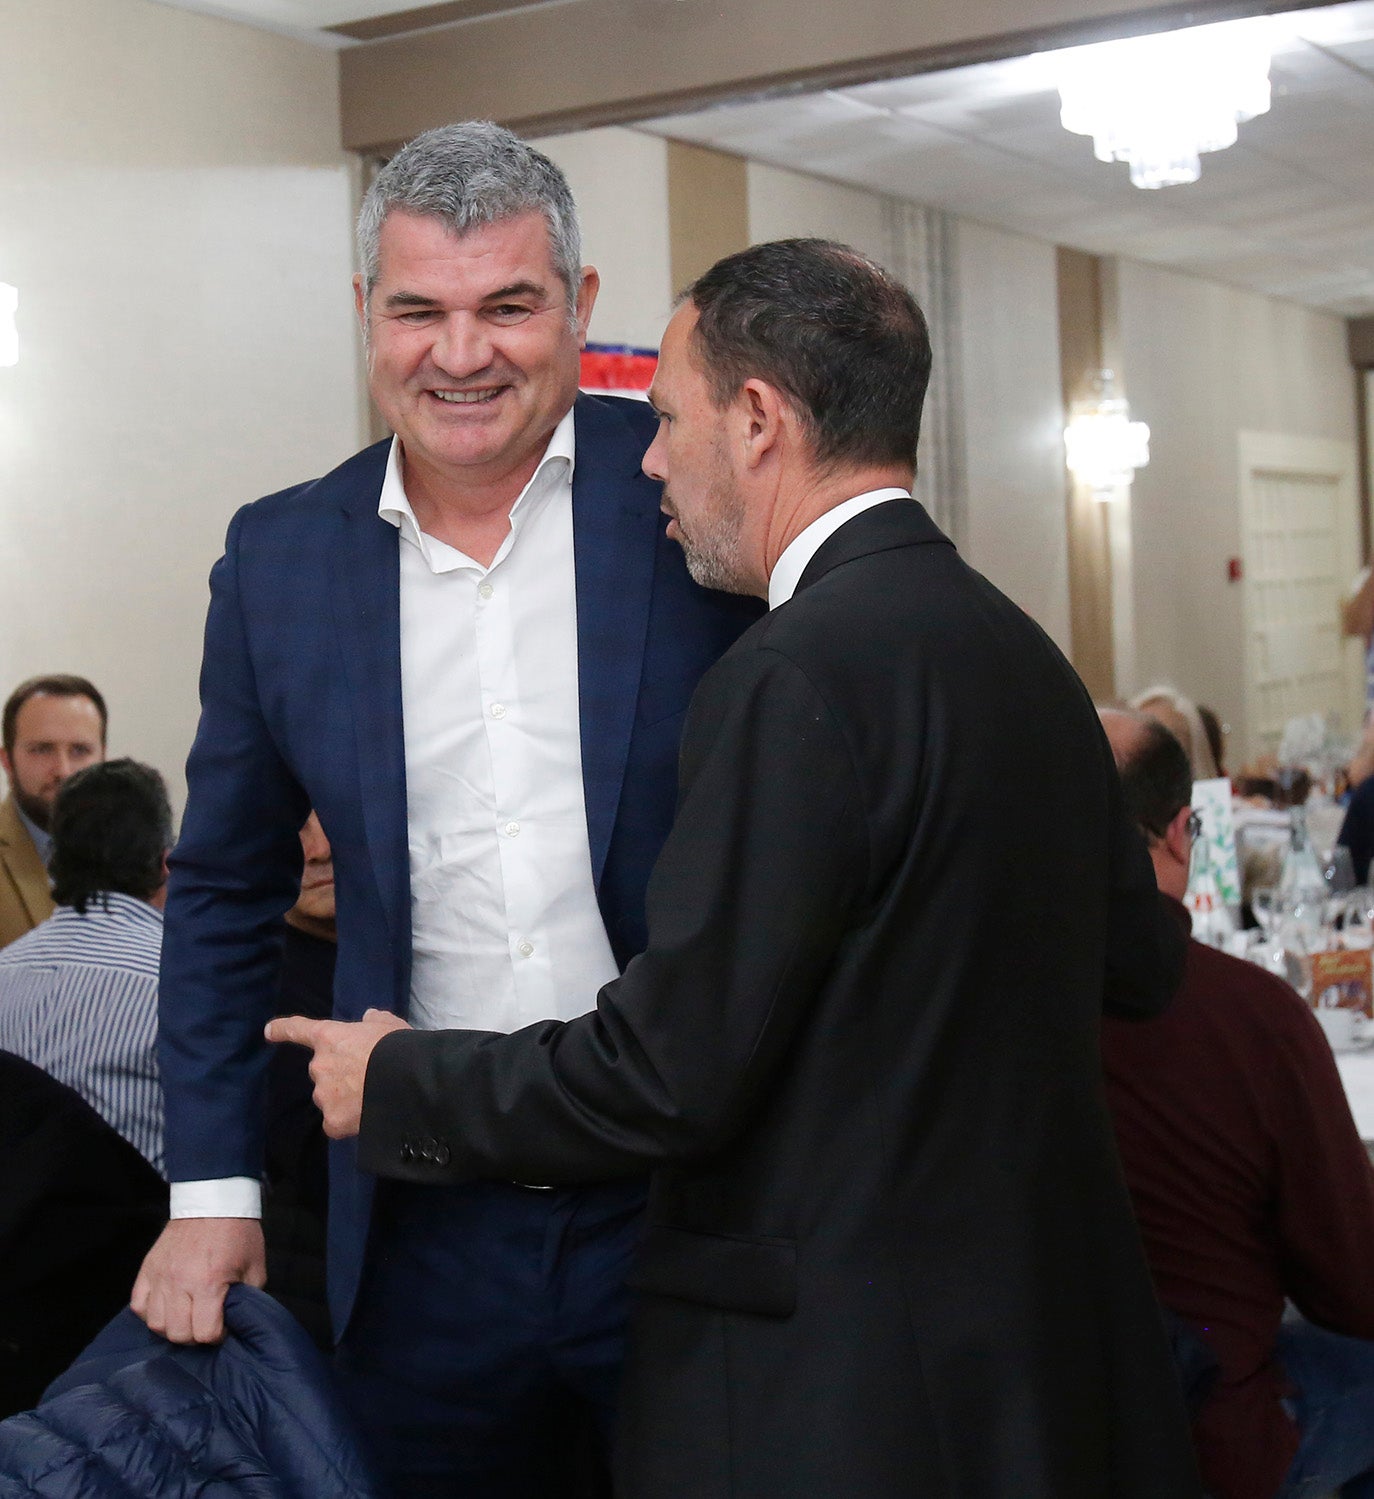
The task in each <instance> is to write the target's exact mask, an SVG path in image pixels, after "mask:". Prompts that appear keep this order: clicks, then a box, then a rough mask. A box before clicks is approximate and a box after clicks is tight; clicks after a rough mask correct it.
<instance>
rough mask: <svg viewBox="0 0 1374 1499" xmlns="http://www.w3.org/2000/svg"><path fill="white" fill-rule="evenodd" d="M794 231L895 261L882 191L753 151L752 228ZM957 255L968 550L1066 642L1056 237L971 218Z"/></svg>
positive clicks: (961, 226) (960, 231)
mask: <svg viewBox="0 0 1374 1499" xmlns="http://www.w3.org/2000/svg"><path fill="white" fill-rule="evenodd" d="M798 234H815V235H820V236H822V237H823V238H827V239H838V240H840V241H842V242H843V243H845V244H850V245H853V246H854V248H855V249H857V250H862V251H863V252H864V253H865V254H866V255H870V256H872V257H873V258H874V259H875V260H877V261H879V262H882V263H887V264H891V263H892V259H893V257H892V255H891V253H890V251H891V245H890V241H889V230H888V227H887V224H886V220H885V217H884V207H883V199H882V197H880V196H879V195H878V194H877V193H871V192H867V191H864V190H862V189H859V188H852V187H845V186H841V185H839V184H837V183H833V182H826V181H823V180H822V179H820V178H818V177H808V176H805V175H803V174H801V173H798V172H790V171H784V170H782V169H780V168H777V167H771V166H766V165H763V164H762V163H758V162H751V163H750V165H749V237H750V239H751V240H752V241H753V242H754V243H758V242H760V241H763V240H769V239H781V238H785V237H787V236H790V235H798ZM955 259H956V265H955V276H956V278H957V281H958V285H959V303H960V307H961V326H960V329H959V332H958V335H957V338H958V348H959V354H960V358H961V360H962V364H963V371H962V374H963V388H964V396H965V402H964V413H963V416H964V421H963V427H964V452H963V454H962V455H960V456H961V466H962V469H963V472H964V476H965V484H966V490H967V493H966V498H965V511H964V515H965V526H966V534H965V536H964V539H963V553H964V556H965V557H966V558H967V560H968V561H969V562H970V563H972V565H973V566H974V567H976V568H978V570H979V571H980V572H982V573H984V574H985V575H986V576H987V577H988V578H990V579H991V580H992V582H994V583H995V584H996V585H997V586H998V587H999V588H1001V589H1002V590H1003V592H1005V593H1006V594H1007V595H1008V596H1009V597H1011V598H1013V599H1015V600H1016V602H1017V603H1018V604H1020V605H1021V607H1022V608H1023V609H1025V610H1026V611H1027V612H1028V613H1030V614H1031V615H1032V616H1033V617H1034V618H1035V619H1037V620H1038V621H1039V622H1040V624H1041V625H1042V626H1043V627H1044V629H1045V630H1047V631H1048V632H1049V634H1050V635H1051V636H1053V638H1054V639H1055V640H1056V641H1057V642H1058V643H1059V645H1060V646H1061V647H1062V648H1063V649H1065V650H1067V649H1068V637H1069V623H1068V621H1069V610H1068V558H1067V549H1066V545H1065V531H1064V506H1065V500H1064V469H1063V463H1064V458H1063V451H1064V450H1063V441H1062V429H1063V402H1062V399H1061V395H1060V387H1059V333H1058V322H1057V314H1056V310H1055V263H1054V249H1053V247H1052V246H1050V245H1046V244H1041V243H1039V242H1037V241H1035V240H1029V239H1024V238H1022V237H1021V236H1019V235H1014V234H1006V233H1003V232H1002V231H1001V230H997V229H989V228H987V227H986V226H985V225H982V224H974V223H971V222H969V221H967V220H964V221H960V222H959V223H958V225H957V233H956V235H955Z"/></svg>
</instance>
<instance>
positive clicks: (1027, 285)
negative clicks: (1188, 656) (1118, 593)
mask: <svg viewBox="0 0 1374 1499" xmlns="http://www.w3.org/2000/svg"><path fill="white" fill-rule="evenodd" d="M957 245H958V274H959V301H960V308H961V321H962V337H961V352H962V358H963V388H964V403H965V404H964V437H965V444H966V458H965V474H966V479H965V482H966V484H967V486H968V508H967V517H968V534H967V536H966V538H965V545H964V555H965V556H966V557H967V559H968V561H969V562H971V563H972V564H973V566H974V567H976V568H977V569H978V570H979V572H981V573H983V574H984V575H985V576H986V577H988V578H989V579H991V581H992V582H994V583H995V584H996V585H997V586H998V587H999V588H1000V589H1002V591H1003V592H1004V593H1006V594H1007V595H1008V596H1009V597H1010V598H1012V599H1014V600H1015V601H1016V602H1017V603H1018V604H1020V605H1021V607H1022V608H1023V609H1024V610H1026V612H1027V613H1028V614H1030V615H1031V616H1032V617H1033V618H1034V619H1036V620H1037V621H1038V622H1039V623H1040V625H1041V627H1042V628H1043V629H1044V630H1045V631H1047V633H1048V634H1049V635H1050V636H1051V637H1052V638H1053V639H1054V641H1055V643H1056V644H1057V645H1058V646H1059V648H1060V649H1061V650H1062V651H1064V652H1065V654H1068V652H1069V646H1070V641H1069V560H1068V544H1067V532H1066V525H1065V508H1066V499H1065V488H1064V403H1063V396H1062V393H1061V386H1060V369H1059V323H1058V313H1057V311H1056V301H1055V255H1054V247H1053V246H1052V245H1047V244H1042V243H1040V242H1039V241H1037V240H1031V239H1025V238H1023V237H1022V236H1020V235H1017V234H1007V233H1004V232H1003V231H1002V230H1000V229H990V228H988V227H987V226H986V225H984V224H975V223H972V222H970V221H969V220H967V219H965V220H961V221H960V223H959V226H958V235H957Z"/></svg>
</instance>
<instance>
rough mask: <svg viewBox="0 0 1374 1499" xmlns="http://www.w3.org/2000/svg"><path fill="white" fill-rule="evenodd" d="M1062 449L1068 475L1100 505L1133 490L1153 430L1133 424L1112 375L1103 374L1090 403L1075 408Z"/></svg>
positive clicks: (1097, 379) (1097, 378) (1095, 381)
mask: <svg viewBox="0 0 1374 1499" xmlns="http://www.w3.org/2000/svg"><path fill="white" fill-rule="evenodd" d="M1064 449H1065V454H1066V456H1067V461H1068V466H1069V472H1070V473H1072V474H1073V475H1074V477H1075V478H1077V479H1079V480H1081V481H1082V482H1083V483H1084V484H1086V485H1087V486H1088V488H1089V489H1090V490H1091V491H1092V495H1093V498H1094V499H1095V500H1102V501H1107V500H1112V499H1115V498H1116V495H1117V492H1118V491H1119V490H1122V489H1127V488H1129V487H1130V483H1131V480H1132V479H1133V478H1134V477H1135V471H1136V469H1138V468H1144V467H1145V465H1146V464H1147V463H1148V462H1149V461H1150V429H1149V428H1148V427H1147V426H1146V425H1145V423H1144V422H1133V421H1132V420H1131V409H1130V407H1129V406H1128V405H1127V404H1126V401H1125V399H1124V398H1123V397H1121V396H1119V395H1117V393H1116V381H1115V378H1114V377H1113V375H1112V372H1111V370H1099V371H1098V373H1097V374H1096V375H1095V376H1094V378H1093V395H1092V398H1091V399H1090V400H1088V401H1081V402H1080V401H1076V402H1075V403H1074V405H1073V407H1072V408H1071V410H1070V414H1069V424H1068V426H1067V427H1065V428H1064Z"/></svg>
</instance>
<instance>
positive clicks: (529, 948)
mask: <svg viewBox="0 0 1374 1499" xmlns="http://www.w3.org/2000/svg"><path fill="white" fill-rule="evenodd" d="M515 950H516V952H518V953H519V954H520V956H521V957H522V958H528V957H530V956H531V954H533V952H534V943H533V942H517V943H516V945H515Z"/></svg>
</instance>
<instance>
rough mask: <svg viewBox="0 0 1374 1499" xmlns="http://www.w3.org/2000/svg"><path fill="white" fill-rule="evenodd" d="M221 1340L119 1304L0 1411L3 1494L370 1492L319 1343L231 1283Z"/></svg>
mask: <svg viewBox="0 0 1374 1499" xmlns="http://www.w3.org/2000/svg"><path fill="white" fill-rule="evenodd" d="M224 1320H225V1326H226V1328H227V1333H226V1336H225V1340H224V1342H223V1343H222V1344H219V1345H218V1346H216V1347H208V1348H202V1347H193V1348H181V1347H176V1346H174V1345H173V1344H170V1343H167V1342H165V1341H164V1340H163V1339H162V1338H160V1337H158V1336H157V1335H156V1334H155V1333H150V1332H149V1331H148V1329H147V1328H146V1327H144V1325H143V1324H142V1323H141V1322H140V1321H139V1320H138V1318H137V1317H135V1316H134V1314H133V1313H132V1312H131V1311H128V1310H125V1311H123V1312H121V1313H120V1315H119V1316H118V1317H116V1318H115V1319H114V1321H113V1322H111V1323H110V1324H109V1326H108V1327H106V1328H105V1330H104V1331H103V1332H102V1333H101V1334H100V1336H99V1337H97V1338H96V1340H95V1342H93V1343H92V1344H91V1345H90V1347H89V1348H87V1349H86V1351H85V1352H84V1353H83V1354H82V1355H81V1357H80V1358H78V1359H77V1361H76V1362H75V1363H74V1364H73V1365H72V1367H71V1368H70V1369H69V1370H68V1371H67V1373H66V1374H64V1375H63V1376H62V1377H61V1378H60V1379H58V1380H57V1381H56V1382H55V1383H54V1384H52V1385H51V1386H50V1387H49V1388H48V1390H47V1392H46V1393H45V1394H44V1397H43V1401H42V1403H41V1404H40V1405H39V1407H38V1409H37V1410H36V1411H30V1412H28V1413H27V1414H25V1415H21V1416H12V1417H11V1418H10V1419H9V1420H8V1421H4V1422H0V1499H19V1496H21V1495H22V1496H25V1499H30V1496H39V1499H192V1496H194V1499H325V1496H328V1499H375V1491H374V1489H373V1488H372V1485H371V1484H370V1482H369V1480H368V1478H367V1476H366V1474H365V1472H364V1469H363V1465H362V1462H361V1461H360V1459H359V1456H358V1451H357V1447H356V1445H355V1442H354V1439H353V1437H352V1435H351V1433H350V1431H349V1427H348V1423H347V1420H346V1418H345V1416H344V1413H343V1410H342V1408H341V1406H340V1405H339V1402H338V1397H337V1396H336V1394H335V1393H334V1390H333V1388H332V1386H331V1382H330V1371H329V1368H328V1365H327V1364H326V1363H325V1361H324V1359H323V1358H322V1357H321V1356H320V1354H319V1352H318V1350H317V1349H316V1348H315V1347H314V1346H313V1345H312V1344H311V1342H310V1340H309V1338H308V1337H307V1336H306V1335H305V1333H304V1332H303V1331H302V1329H301V1328H300V1327H299V1326H298V1325H297V1323H296V1322H295V1321H294V1320H293V1319H292V1317H291V1316H290V1314H289V1313H287V1312H286V1311H285V1310H283V1308H281V1307H280V1306H278V1305H277V1303H276V1302H275V1301H273V1300H272V1299H271V1297H270V1296H267V1295H266V1294H265V1293H264V1292H262V1291H256V1290H254V1289H252V1288H251V1287H249V1286H234V1287H232V1288H231V1290H230V1292H229V1295H228V1297H227V1299H226V1301H225V1313H224Z"/></svg>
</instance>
